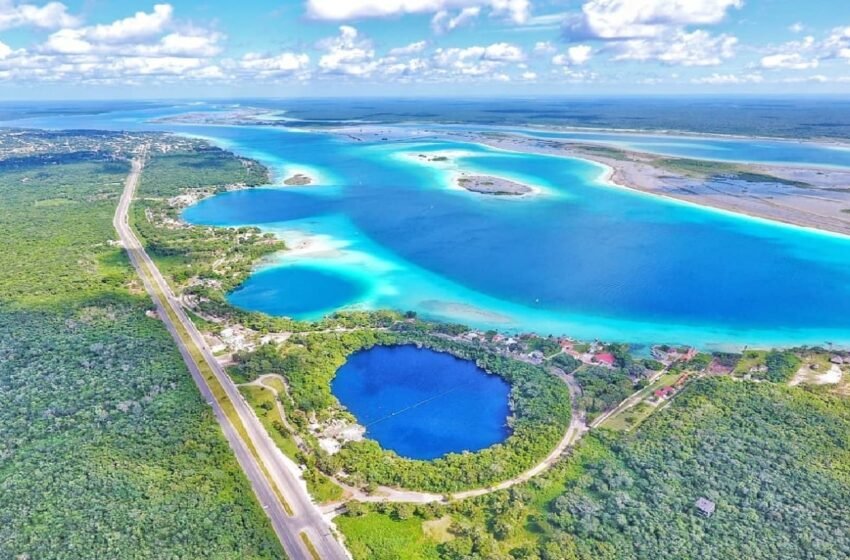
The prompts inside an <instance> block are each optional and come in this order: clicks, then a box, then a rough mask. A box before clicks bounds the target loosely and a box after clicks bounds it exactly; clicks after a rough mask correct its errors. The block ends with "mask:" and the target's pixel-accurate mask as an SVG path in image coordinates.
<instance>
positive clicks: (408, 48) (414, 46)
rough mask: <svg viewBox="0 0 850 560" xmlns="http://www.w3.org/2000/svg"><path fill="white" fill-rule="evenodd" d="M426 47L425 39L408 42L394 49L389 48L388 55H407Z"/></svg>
mask: <svg viewBox="0 0 850 560" xmlns="http://www.w3.org/2000/svg"><path fill="white" fill-rule="evenodd" d="M427 47H428V42H427V41H417V42H415V43H410V44H409V45H405V46H404V47H397V48H395V49H390V52H389V53H388V54H389V55H390V56H407V55H411V54H418V53H421V52H422V51H424V50H425V49H426V48H427Z"/></svg>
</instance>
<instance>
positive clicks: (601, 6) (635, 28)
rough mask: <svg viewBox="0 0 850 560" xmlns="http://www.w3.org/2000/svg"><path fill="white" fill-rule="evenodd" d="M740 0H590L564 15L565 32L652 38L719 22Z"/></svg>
mask: <svg viewBox="0 0 850 560" xmlns="http://www.w3.org/2000/svg"><path fill="white" fill-rule="evenodd" d="M743 4H744V2H743V0H639V1H636V0H589V1H588V2H586V3H585V4H584V5H583V6H582V10H581V13H580V14H572V15H571V16H569V17H568V18H567V21H566V23H565V28H564V32H565V33H566V34H567V35H568V36H573V37H579V38H581V37H593V38H598V39H639V38H652V37H658V36H660V35H662V34H664V33H665V32H666V31H668V30H670V29H681V28H683V27H686V26H691V25H710V24H715V23H719V22H720V21H722V20H723V18H724V17H725V16H726V12H727V10H729V9H730V8H740V7H741V6H743Z"/></svg>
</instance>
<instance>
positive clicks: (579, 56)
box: [552, 45, 593, 66]
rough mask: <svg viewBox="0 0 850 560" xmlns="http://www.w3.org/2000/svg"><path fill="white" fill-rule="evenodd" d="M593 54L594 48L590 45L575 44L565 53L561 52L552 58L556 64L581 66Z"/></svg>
mask: <svg viewBox="0 0 850 560" xmlns="http://www.w3.org/2000/svg"><path fill="white" fill-rule="evenodd" d="M592 54H593V48H592V47H591V46H590V45H575V46H573V47H570V48H568V49H567V52H566V53H565V54H559V55H556V56H554V57H553V58H552V64H554V65H555V66H581V65H582V64H584V63H585V62H587V61H588V60H590V57H591V56H592Z"/></svg>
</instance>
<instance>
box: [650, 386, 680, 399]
mask: <svg viewBox="0 0 850 560" xmlns="http://www.w3.org/2000/svg"><path fill="white" fill-rule="evenodd" d="M675 392H676V389H674V388H673V387H664V388H663V389H656V390H655V393H654V394H655V398H657V399H664V398H667V397H669V396H670V395H672V394H673V393H675Z"/></svg>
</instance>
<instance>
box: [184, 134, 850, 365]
mask: <svg viewBox="0 0 850 560" xmlns="http://www.w3.org/2000/svg"><path fill="white" fill-rule="evenodd" d="M205 140H208V141H211V140H214V139H210V138H206V139H205ZM484 145H486V144H484ZM492 149H497V150H505V151H514V152H516V151H517V149H508V148H505V147H503V146H496V147H492ZM520 151H521V150H520ZM557 155H558V156H559V157H568V158H575V157H579V156H577V155H575V154H564V153H559V154H557ZM581 159H586V160H587V161H589V162H590V163H592V164H593V165H595V166H598V167H599V169H600V175H612V174H613V172H614V169H613V167H611V166H606V165H605V164H603V163H600V162H595V161H592V160H591V159H589V158H581ZM601 178H605V177H601ZM602 185H603V186H605V185H606V184H605V183H602ZM610 185H611V186H615V187H617V188H623V189H628V190H629V191H630V192H633V193H636V194H637V193H640V194H644V195H651V196H664V195H663V194H659V193H656V192H652V191H649V192H645V191H642V190H640V189H636V188H633V187H630V186H623V185H620V184H617V183H614V182H611V183H610ZM258 187H259V188H275V185H262V186H258ZM242 188H252V187H242ZM212 194H214V193H206V195H205V196H204V197H203V198H206V197H208V196H211V195H212ZM666 198H669V199H670V200H673V201H676V202H679V203H685V204H693V205H695V206H698V207H700V208H702V209H708V210H712V211H722V212H730V213H732V214H734V215H736V216H738V217H741V216H742V214H741V213H740V212H732V211H729V210H724V209H717V208H714V207H711V206H706V205H700V204H697V203H694V202H691V201H688V200H681V199H677V198H673V197H666ZM746 217H748V218H749V216H746ZM752 219H758V220H765V221H766V222H768V223H771V224H774V225H786V224H782V223H781V222H777V221H775V220H770V219H765V218H761V217H753V218H752ZM184 222H185V220H184ZM185 223H187V224H188V225H195V224H192V223H191V222H185ZM245 225H250V224H245ZM233 227H237V226H233ZM787 227H795V228H799V227H800V226H798V225H788V226H787ZM261 229H266V231H268V229H267V228H262V227H261ZM293 229H294V230H297V229H298V228H293ZM812 229H813V231H815V232H816V233H818V234H823V233H827V234H830V232H825V231H823V230H821V229H814V228H812ZM274 233H275V234H276V237H278V239H283V238H282V237H281V236H280V235H278V234H277V233H278V232H274ZM837 235H839V234H837ZM842 237H843V236H842ZM300 249H302V251H303V250H305V249H308V247H301V248H300ZM300 252H301V251H298V250H296V251H295V252H294V254H293V252H291V250H286V251H285V252H284V253H283V254H287V255H291V256H294V257H295V258H296V260H298V257H299V255H298V253H300ZM308 252H310V251H309V249H308ZM280 256H281V254H278V256H277V258H275V257H272V258H270V259H264V262H261V263H256V266H255V270H256V269H257V268H261V267H264V266H269V265H270V264H271V265H272V266H274V264H275V263H274V261H276V260H278V259H279V258H280ZM302 257H303V255H302ZM437 301H439V300H436V301H435V300H434V299H432V300H431V301H430V302H429V303H430V304H431V305H430V306H429V307H432V309H429V310H428V311H427V312H426V315H432V314H434V311H435V309H433V306H434V304H435V303H436V302H437ZM437 307H440V306H439V304H438V305H437ZM470 307H471V308H474V309H476V310H478V311H483V312H484V314H485V315H486V314H487V313H488V310H487V309H486V308H481V307H478V306H470ZM383 308H384V307H382V308H381V309H383ZM375 309H376V310H377V309H378V308H375ZM442 311H443V312H445V311H446V309H442ZM467 311H469V309H467ZM497 313H498V312H497ZM475 314H476V315H480V313H475ZM436 315H438V316H437V317H431V318H432V319H433V320H436V321H440V322H446V321H449V322H451V320H452V319H451V318H446V317H439V315H442V313H440V312H439V311H438V312H437V313H436ZM470 318H471V317H466V320H469V319H470ZM480 318H481V317H479V319H480ZM541 319H542V321H543V322H542V324H541V325H540V326H541V327H542V330H540V329H532V330H534V332H541V333H547V332H550V331H551V332H552V333H553V334H554V333H555V332H558V333H566V332H571V333H572V332H574V331H572V330H571V329H569V328H567V327H568V324H565V325H564V327H563V328H561V327H560V326H558V325H556V324H553V323H551V321H549V320H548V319H547V318H541ZM595 319H600V318H599V317H597V318H595ZM585 320H591V321H593V322H596V321H595V320H594V319H591V318H584V317H579V316H576V317H572V321H571V322H584V321H585ZM478 322H479V321H477V320H475V319H473V320H472V323H471V324H470V326H471V327H473V328H479V327H480V325H479V324H478ZM618 322H619V321H615V322H614V323H615V324H608V322H607V321H604V320H603V324H601V325H600V328H599V329H598V331H599V332H598V333H597V336H598V337H599V338H601V339H606V340H626V339H627V337H625V336H622V335H614V334H613V332H605V331H612V329H613V330H623V328H621V327H618V326H617V325H616V323H618ZM630 322H631V321H628V320H626V321H625V322H624V323H623V324H622V327H626V326H627V324H628V323H630ZM636 326H637V325H634V324H632V327H636ZM647 326H648V327H649V330H651V331H657V333H656V334H658V335H659V336H653V337H652V338H651V339H646V340H648V341H651V342H652V343H660V342H665V341H666V342H671V341H676V342H677V343H678V342H681V343H682V344H692V345H696V346H698V347H700V348H705V349H718V348H721V349H729V350H734V349H740V348H743V347H745V346H750V347H759V348H774V347H776V348H786V347H795V346H799V345H800V344H804V343H811V344H814V343H816V341H817V340H822V339H823V338H822V335H817V334H814V335H812V336H810V337H806V336H803V337H797V336H794V335H793V334H790V336H784V335H783V334H782V333H765V332H760V333H753V334H754V335H755V336H752V337H735V340H732V338H730V337H728V336H724V335H725V334H728V333H723V329H716V328H713V327H707V329H706V330H707V331H712V332H713V331H718V332H717V334H718V335H719V337H718V338H716V339H715V338H714V337H712V336H711V335H709V337H708V338H705V337H699V336H698V337H696V338H690V337H687V338H679V337H676V336H672V337H670V338H667V336H665V333H667V332H671V333H672V332H673V331H675V330H678V329H673V327H671V326H670V325H660V324H655V325H647ZM683 326H684V325H683ZM552 327H555V328H554V330H553V329H552ZM632 327H628V328H629V329H630V328H632ZM496 328H499V329H500V330H504V331H505V332H509V333H516V332H520V330H523V329H522V328H521V327H519V326H517V327H516V328H512V327H510V326H507V325H502V326H501V327H496ZM526 328H528V327H526ZM579 330H580V329H579ZM686 330H689V329H686ZM574 334H575V335H576V336H577V338H582V339H585V340H590V339H591V338H594V335H592V334H590V335H588V334H585V335H582V334H580V333H579V332H577V331H575V332H574ZM838 334H839V333H829V334H828V335H825V336H826V339H832V340H835V341H836V342H837V344H838V345H839V346H841V347H844V346H845V344H842V341H841V338H840V337H836V336H833V335H838ZM639 338H641V339H643V337H639ZM698 339H699V340H698ZM695 340H696V342H695ZM632 342H636V343H641V341H640V340H637V341H635V340H633V341H632ZM843 342H845V343H846V344H850V341H843ZM847 347H848V348H850V346H847Z"/></svg>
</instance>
